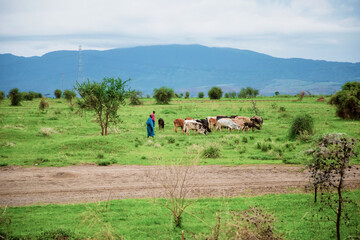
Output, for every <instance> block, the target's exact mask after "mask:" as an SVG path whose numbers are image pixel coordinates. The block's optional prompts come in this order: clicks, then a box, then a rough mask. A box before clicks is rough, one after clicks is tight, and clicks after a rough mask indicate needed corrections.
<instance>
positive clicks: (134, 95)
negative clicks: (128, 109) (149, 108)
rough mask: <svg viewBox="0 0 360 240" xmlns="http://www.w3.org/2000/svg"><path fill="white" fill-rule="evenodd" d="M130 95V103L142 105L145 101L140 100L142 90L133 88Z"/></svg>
mask: <svg viewBox="0 0 360 240" xmlns="http://www.w3.org/2000/svg"><path fill="white" fill-rule="evenodd" d="M129 95H130V105H142V104H143V102H142V101H140V98H141V97H142V92H140V91H136V90H133V91H131V92H130V93H129Z"/></svg>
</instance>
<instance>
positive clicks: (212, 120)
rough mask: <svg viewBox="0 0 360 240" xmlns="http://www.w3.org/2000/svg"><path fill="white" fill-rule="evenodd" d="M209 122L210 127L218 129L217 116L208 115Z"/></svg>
mask: <svg viewBox="0 0 360 240" xmlns="http://www.w3.org/2000/svg"><path fill="white" fill-rule="evenodd" d="M206 120H207V122H208V124H209V128H210V129H211V128H214V129H216V117H207V118H206Z"/></svg>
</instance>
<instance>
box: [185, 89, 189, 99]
mask: <svg viewBox="0 0 360 240" xmlns="http://www.w3.org/2000/svg"><path fill="white" fill-rule="evenodd" d="M189 97H190V92H189V91H186V93H185V99H188V98H189Z"/></svg>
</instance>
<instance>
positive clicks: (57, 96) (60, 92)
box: [54, 89, 62, 98]
mask: <svg viewBox="0 0 360 240" xmlns="http://www.w3.org/2000/svg"><path fill="white" fill-rule="evenodd" d="M54 95H55V97H56V98H61V95H62V91H61V90H60V89H56V90H55V91H54Z"/></svg>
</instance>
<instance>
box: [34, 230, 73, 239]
mask: <svg viewBox="0 0 360 240" xmlns="http://www.w3.org/2000/svg"><path fill="white" fill-rule="evenodd" d="M74 236H75V233H74V232H73V231H72V230H65V229H57V230H47V231H44V232H42V233H40V234H39V235H37V236H36V237H35V239H56V240H61V239H73V238H74ZM74 239H76V238H74Z"/></svg>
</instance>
